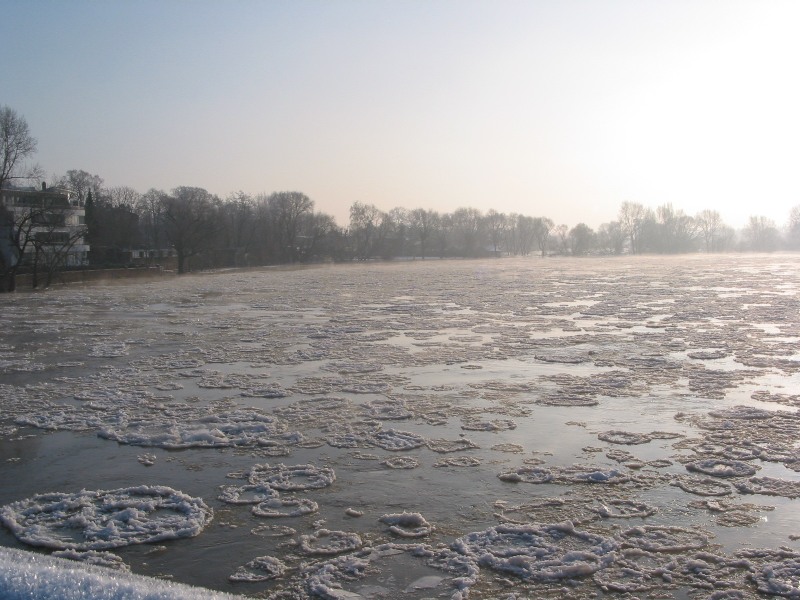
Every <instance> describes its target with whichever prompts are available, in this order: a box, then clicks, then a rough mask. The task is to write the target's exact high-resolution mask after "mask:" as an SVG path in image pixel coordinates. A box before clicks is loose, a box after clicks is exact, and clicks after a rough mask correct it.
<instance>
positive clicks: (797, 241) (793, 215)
mask: <svg viewBox="0 0 800 600" xmlns="http://www.w3.org/2000/svg"><path fill="white" fill-rule="evenodd" d="M786 233H787V237H788V240H787V241H788V242H789V247H790V248H795V249H797V248H800V204H797V205H796V206H793V207H792V210H791V211H790V212H789V226H788V230H787V232H786Z"/></svg>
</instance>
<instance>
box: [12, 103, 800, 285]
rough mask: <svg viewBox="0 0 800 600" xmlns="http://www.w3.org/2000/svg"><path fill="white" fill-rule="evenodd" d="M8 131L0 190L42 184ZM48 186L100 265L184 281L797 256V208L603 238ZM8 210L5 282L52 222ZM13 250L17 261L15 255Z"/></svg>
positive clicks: (543, 226) (55, 181)
mask: <svg viewBox="0 0 800 600" xmlns="http://www.w3.org/2000/svg"><path fill="white" fill-rule="evenodd" d="M0 133H1V134H2V148H0V151H2V156H0V158H2V161H3V162H2V168H0V184H2V185H3V186H5V187H8V186H10V185H14V184H18V183H20V182H26V181H27V182H35V183H38V180H39V179H40V178H41V169H39V168H38V167H31V166H30V165H28V162H27V161H28V160H29V159H30V157H31V156H32V154H33V153H34V152H35V151H36V140H35V138H33V137H32V136H31V134H30V132H29V129H28V125H27V122H25V119H24V118H23V117H21V116H20V115H18V114H17V113H16V112H15V111H13V110H12V109H10V108H8V107H2V108H0ZM51 185H55V186H60V187H63V188H66V189H68V190H70V191H71V192H72V194H73V198H74V199H75V201H76V202H77V203H78V204H79V205H80V206H82V207H83V208H84V209H85V215H86V216H85V221H86V228H87V230H86V231H84V233H85V235H86V238H87V240H88V242H89V244H90V245H91V251H90V263H91V265H92V266H94V267H104V266H121V265H123V266H124V265H134V264H136V265H164V264H165V263H166V261H167V260H169V259H171V258H173V257H174V260H175V265H174V268H176V269H177V271H178V272H179V273H184V272H187V271H191V270H197V269H207V268H220V267H248V266H259V265H270V264H292V263H306V262H318V261H346V260H355V261H363V260H374V259H383V260H389V259H394V258H399V257H402V258H409V259H411V258H417V259H421V260H425V259H429V258H431V257H436V258H447V257H465V258H476V257H488V256H509V255H510V256H528V255H534V254H538V255H540V256H542V257H544V256H548V255H564V256H576V257H577V256H587V255H620V254H623V253H629V254H644V253H655V254H672V253H686V252H725V251H757V252H769V251H774V250H780V249H790V250H792V249H794V250H797V249H800V204H799V205H798V206H795V207H794V208H793V209H792V210H791V213H790V214H789V215H788V222H787V224H786V226H785V227H784V228H780V227H779V226H778V225H776V224H775V223H774V222H772V221H770V220H769V219H767V218H766V217H763V216H758V215H754V216H752V217H751V218H750V220H749V222H748V224H747V226H746V227H745V228H744V229H743V230H741V231H739V232H737V231H734V229H733V228H731V227H730V226H728V225H726V224H725V223H724V221H723V219H722V217H721V216H720V214H719V213H718V212H717V211H713V210H703V211H700V212H699V213H698V214H696V215H694V216H692V215H688V214H686V213H684V212H683V211H682V210H680V209H678V208H675V207H674V206H673V205H672V204H669V203H667V204H664V205H661V206H658V207H656V208H655V209H651V208H648V207H646V206H644V205H643V204H640V203H636V202H630V201H625V202H622V203H621V205H620V208H619V212H618V214H617V219H616V220H614V221H610V222H608V223H603V224H602V225H600V226H599V227H598V228H597V230H596V231H595V230H593V229H592V228H591V227H590V226H588V225H587V224H586V223H582V222H581V223H578V224H576V225H574V226H572V227H570V226H569V225H567V224H558V225H556V224H555V223H554V221H553V220H552V219H550V218H548V217H546V216H543V215H540V216H528V215H523V214H517V213H511V214H506V213H504V212H502V211H501V210H500V209H499V207H498V208H493V209H491V210H489V211H488V212H486V213H485V214H484V213H482V212H481V211H479V210H477V209H475V208H471V207H462V208H459V209H457V210H455V211H453V212H452V213H440V212H437V211H434V210H430V209H428V208H425V207H418V208H413V209H407V208H405V207H397V208H394V209H392V210H390V211H388V212H384V211H382V210H380V209H379V208H378V207H377V206H376V205H374V204H371V203H366V202H354V203H353V204H352V205H351V207H350V220H349V222H348V223H347V224H345V225H344V226H340V225H339V224H337V223H336V221H335V220H334V219H333V217H331V216H330V215H327V214H324V213H320V212H317V211H316V210H315V204H314V201H313V200H312V199H311V198H309V197H308V196H306V195H305V194H303V193H302V192H300V191H277V192H273V193H270V194H266V193H264V194H258V195H250V194H247V193H245V192H242V191H239V192H235V193H232V194H230V195H229V196H228V197H227V198H225V199H221V198H219V197H218V196H216V195H214V194H212V193H210V192H208V191H207V190H205V189H203V188H200V187H193V186H179V187H176V188H174V189H173V190H171V191H164V190H159V189H154V188H151V189H149V190H147V191H146V192H144V193H140V192H138V191H137V190H134V189H133V188H130V187H126V186H113V187H108V186H106V184H105V181H104V179H103V178H102V177H100V176H99V175H96V174H92V173H90V172H88V171H85V170H82V169H72V170H69V171H67V172H66V173H64V174H63V175H58V176H54V177H52V178H51ZM0 209H2V214H0V218H1V219H2V221H1V222H0V240H2V247H3V248H5V249H6V251H5V253H4V256H5V258H4V259H3V262H0V267H1V268H2V269H3V272H4V273H5V274H6V275H7V274H8V273H9V272H10V271H11V270H15V269H17V268H18V266H19V265H18V264H17V263H15V262H14V261H13V260H11V259H10V258H9V256H11V255H13V256H21V255H22V254H24V252H25V251H26V250H27V248H22V247H19V246H20V244H33V243H34V242H35V236H30V235H29V236H25V235H24V233H25V231H26V228H27V231H28V232H29V233H30V232H31V231H32V230H33V228H34V227H38V228H39V230H41V228H42V226H43V223H42V220H43V219H44V216H43V215H39V217H36V216H35V215H33V214H31V215H28V216H27V217H26V218H23V217H21V216H19V215H17V216H14V215H11V213H9V211H7V210H6V209H5V208H3V207H0ZM37 219H38V221H37ZM40 239H42V240H46V239H47V236H46V235H42V236H41V238H40ZM24 240H27V241H24ZM9 248H12V249H13V252H11V253H9V250H8V249H9ZM42 252H44V246H43V247H42ZM51 258H52V257H51ZM38 264H39V265H40V266H41V267H42V268H44V270H45V271H47V272H51V273H52V272H54V271H55V270H57V268H58V266H57V264H52V265H51V264H49V263H48V262H47V261H46V260H45V259H44V258H43V259H42V260H41V261H38ZM62 266H63V265H62ZM50 279H52V276H51V275H50V276H48V281H49V280H50Z"/></svg>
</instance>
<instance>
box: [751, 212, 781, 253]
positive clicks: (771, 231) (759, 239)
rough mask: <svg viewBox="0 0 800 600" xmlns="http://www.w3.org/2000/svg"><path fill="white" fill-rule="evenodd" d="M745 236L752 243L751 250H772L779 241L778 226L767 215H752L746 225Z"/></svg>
mask: <svg viewBox="0 0 800 600" xmlns="http://www.w3.org/2000/svg"><path fill="white" fill-rule="evenodd" d="M745 236H746V237H747V240H748V241H749V243H750V250H753V251H755V252H771V251H773V250H775V247H776V245H777V243H778V228H777V227H775V223H774V222H773V221H772V220H770V219H768V218H767V217H762V216H752V217H750V220H749V221H748V223H747V227H745Z"/></svg>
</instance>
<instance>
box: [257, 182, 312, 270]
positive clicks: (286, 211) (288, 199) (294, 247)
mask: <svg viewBox="0 0 800 600" xmlns="http://www.w3.org/2000/svg"><path fill="white" fill-rule="evenodd" d="M267 204H268V206H269V209H270V212H271V214H272V217H273V219H274V220H275V231H274V233H275V235H276V236H277V242H278V256H279V258H280V259H281V260H282V261H285V262H296V261H297V260H298V258H299V253H300V246H299V245H298V239H297V236H298V235H300V219H301V218H302V217H303V215H306V214H308V213H310V212H312V211H313V210H314V202H313V201H312V200H311V199H310V198H309V197H308V196H306V195H305V194H303V193H301V192H274V193H272V194H270V196H269V198H267Z"/></svg>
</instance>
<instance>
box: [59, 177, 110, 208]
mask: <svg viewBox="0 0 800 600" xmlns="http://www.w3.org/2000/svg"><path fill="white" fill-rule="evenodd" d="M55 184H56V185H58V186H60V187H65V188H67V189H68V190H70V191H71V192H72V193H74V194H75V196H76V197H77V198H78V203H79V204H84V203H85V202H86V200H87V199H88V198H89V196H90V195H91V196H93V197H94V199H95V200H97V198H98V197H99V196H101V195H102V191H103V178H102V177H100V176H99V175H92V174H91V173H89V172H88V171H84V170H83V169H70V170H69V171H67V174H66V175H64V176H62V177H60V178H58V179H56V181H55Z"/></svg>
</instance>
